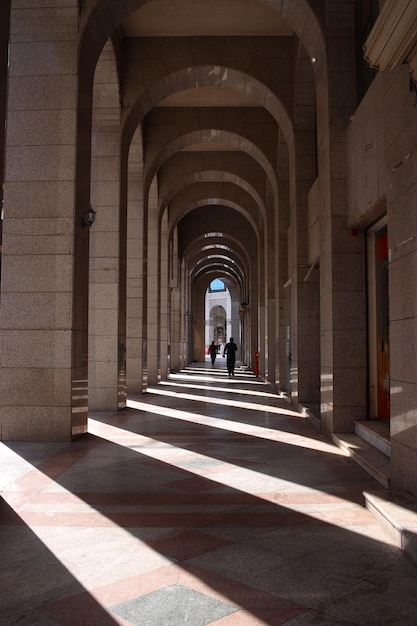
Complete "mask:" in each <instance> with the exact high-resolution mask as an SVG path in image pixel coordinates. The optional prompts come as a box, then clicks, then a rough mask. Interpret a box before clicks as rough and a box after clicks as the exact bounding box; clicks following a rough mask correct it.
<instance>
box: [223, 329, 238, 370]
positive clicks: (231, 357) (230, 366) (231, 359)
mask: <svg viewBox="0 0 417 626" xmlns="http://www.w3.org/2000/svg"><path fill="white" fill-rule="evenodd" d="M236 352H237V345H236V344H235V342H234V341H233V337H230V339H229V343H227V344H226V347H225V349H224V354H225V355H227V359H226V364H227V371H228V372H229V376H234V375H235V363H236Z"/></svg>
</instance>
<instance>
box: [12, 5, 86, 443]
mask: <svg viewBox="0 0 417 626" xmlns="http://www.w3.org/2000/svg"><path fill="white" fill-rule="evenodd" d="M47 4H48V6H47V7H46V6H39V2H37V1H35V0H34V1H32V2H30V1H29V0H28V1H27V2H26V3H25V8H19V3H14V6H12V9H11V30H10V66H9V85H8V113H7V134H6V151H7V157H6V169H5V203H4V238H3V264H2V284H1V290H2V293H1V300H2V330H1V364H2V367H1V372H0V380H1V383H0V385H1V389H0V397H1V402H2V406H1V409H0V411H1V413H0V416H1V432H2V438H3V439H5V440H11V439H12V440H13V439H14V440H31V441H34V440H45V441H46V440H48V441H69V440H71V438H72V437H75V436H78V435H80V434H82V433H84V432H86V430H87V393H86V374H87V368H86V365H87V362H86V354H85V352H84V349H83V344H82V341H81V340H80V341H78V339H79V338H80V335H79V334H78V333H76V332H74V329H75V327H76V325H77V324H78V323H79V325H80V328H81V327H82V326H83V324H84V322H83V321H82V319H81V317H82V316H81V317H79V318H78V320H75V319H74V317H75V310H76V301H75V297H74V281H75V278H76V277H75V275H74V234H75V229H76V228H78V224H77V223H76V222H75V219H74V215H75V206H74V197H75V193H74V189H75V163H76V137H77V135H76V111H77V50H78V3H77V2H75V1H71V0H68V2H66V4H65V7H63V6H62V3H60V2H58V1H55V2H54V1H53V0H51V1H50V2H48V3H47ZM30 8H31V9H32V10H26V9H30ZM35 9H36V11H35ZM77 346H78V347H79V350H78V356H77V354H75V353H77ZM73 351H74V352H73ZM73 356H74V358H73ZM78 364H79V365H80V367H77V366H78ZM73 374H74V384H73Z"/></svg>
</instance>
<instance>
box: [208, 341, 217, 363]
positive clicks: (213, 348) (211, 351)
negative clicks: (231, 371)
mask: <svg viewBox="0 0 417 626" xmlns="http://www.w3.org/2000/svg"><path fill="white" fill-rule="evenodd" d="M209 354H210V358H211V364H212V365H214V362H215V360H216V356H217V346H216V344H215V343H214V341H212V342H211V345H210V347H209Z"/></svg>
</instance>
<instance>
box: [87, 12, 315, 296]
mask: <svg viewBox="0 0 417 626" xmlns="http://www.w3.org/2000/svg"><path fill="white" fill-rule="evenodd" d="M89 5H90V6H93V11H92V12H91V16H90V18H88V17H87V19H86V20H85V22H84V26H85V31H84V33H85V37H84V39H83V41H82V43H81V46H80V51H81V52H80V55H81V57H82V56H84V57H85V58H87V56H88V52H87V49H88V47H90V56H89V62H90V63H91V61H92V60H93V59H94V46H95V45H97V46H99V45H100V44H99V39H100V37H102V36H105V33H106V30H107V31H108V32H109V35H108V36H110V35H111V34H112V36H113V39H114V41H116V40H118V41H119V44H118V45H119V52H118V57H119V67H120V70H121V72H120V75H121V102H122V124H123V132H122V141H124V142H125V147H126V152H128V147H129V145H130V142H131V138H132V137H133V136H134V133H135V131H136V129H137V128H138V126H139V125H140V126H141V128H142V138H143V156H144V158H143V161H144V175H145V179H144V181H145V194H146V193H147V191H148V189H149V188H150V185H151V182H152V181H153V180H156V181H157V186H158V194H159V202H158V204H159V210H160V212H161V214H162V212H164V211H167V213H166V214H167V215H168V221H169V232H170V236H172V234H173V230H174V228H176V229H177V231H178V241H179V242H180V245H179V255H180V259H185V261H186V264H187V266H188V269H189V273H190V276H191V275H193V274H195V275H196V274H199V275H200V273H201V271H202V268H203V269H204V271H206V272H210V274H212V273H213V271H215V273H216V272H218V275H219V277H220V275H221V271H222V267H223V268H224V270H225V271H226V270H227V274H228V275H233V276H235V277H236V280H237V276H239V277H240V280H241V281H244V280H245V278H246V279H247V280H249V279H248V278H247V275H248V274H249V273H250V270H252V274H253V275H255V274H257V273H259V267H257V268H256V269H255V267H254V264H257V263H259V259H260V258H261V257H262V254H263V248H264V247H265V246H266V245H267V238H266V231H267V229H268V228H269V229H271V228H273V224H274V220H275V218H274V212H275V211H276V210H277V205H278V194H279V190H278V182H277V181H278V178H279V177H278V175H277V172H278V169H279V167H280V165H279V158H281V159H282V154H283V153H284V154H286V155H287V161H288V162H289V163H291V159H292V158H293V157H292V155H293V128H292V125H293V120H292V114H293V111H292V107H293V100H294V93H295V88H294V84H295V79H294V75H295V73H296V71H297V70H296V66H297V63H298V57H299V54H300V49H301V47H300V45H299V44H300V39H299V37H301V38H302V33H305V41H306V47H307V48H308V47H311V46H312V45H313V42H314V41H318V37H317V36H313V35H312V33H315V34H317V33H318V32H319V28H318V23H317V19H316V16H315V15H314V14H313V13H312V10H311V6H310V5H309V4H308V2H307V1H306V0H297V2H295V1H294V0H291V1H289V0H211V1H210V2H209V3H208V2H207V1H206V0H148V1H146V0H123V2H120V4H119V3H117V6H115V3H110V1H109V0H86V6H87V7H89ZM110 8H111V11H110ZM87 11H88V8H87ZM112 23H113V27H112V26H111V24H112ZM89 36H90V44H88V43H86V41H87V40H88V38H89ZM94 42H95V43H94ZM308 56H310V52H309V55H308ZM93 62H94V61H93ZM311 72H312V70H311ZM310 101H311V96H310ZM282 137H284V142H286V144H287V146H286V150H282V148H279V145H280V143H281V142H282ZM204 155H207V156H206V157H204ZM209 155H210V156H209ZM232 161H233V165H231V162H232ZM285 169H286V171H287V173H288V172H290V169H291V168H290V167H289V166H286V168H285ZM286 184H287V185H288V179H287V182H286ZM145 202H146V200H145ZM216 224H217V226H216ZM220 225H221V226H220ZM215 232H224V233H225V235H226V236H228V237H229V240H228V245H227V246H225V244H224V239H223V237H221V236H219V237H216V236H211V238H210V247H206V248H204V245H203V243H202V245H201V246H200V247H199V245H198V244H197V243H196V242H197V241H199V240H200V238H201V237H202V236H204V234H205V233H215ZM236 241H238V242H239V245H237V244H236ZM193 242H195V243H194V244H193ZM242 242H244V243H243V247H244V249H245V252H246V254H247V257H248V258H247V259H245V262H242V258H243V256H242V250H241V245H242ZM246 261H247V262H246ZM222 264H223V265H222ZM197 267H198V269H197ZM235 268H236V273H235ZM248 268H250V269H248ZM246 287H247V286H246Z"/></svg>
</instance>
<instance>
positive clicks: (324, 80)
mask: <svg viewBox="0 0 417 626" xmlns="http://www.w3.org/2000/svg"><path fill="white" fill-rule="evenodd" d="M0 37H1V40H0V81H1V86H2V89H1V91H0V116H1V119H2V121H4V123H2V125H1V129H2V130H1V131H0V146H1V148H0V155H1V156H0V175H1V177H2V190H3V204H2V221H1V224H2V244H1V245H2V248H1V251H2V256H1V300H0V306H1V326H0V342H1V343H0V359H1V361H0V366H1V372H0V380H1V383H0V386H1V395H0V424H1V438H2V439H3V440H19V441H42V440H47V441H70V440H72V439H74V438H76V437H79V436H82V435H83V434H84V433H86V432H87V417H88V411H89V410H95V411H114V410H117V409H119V408H122V407H123V406H125V404H126V398H127V395H128V394H129V393H135V394H136V393H141V392H143V391H145V390H146V386H147V385H148V384H155V383H157V382H158V381H159V380H161V379H165V378H166V377H167V376H168V375H169V371H170V369H178V368H181V367H184V366H185V365H186V364H187V363H189V362H190V361H192V360H198V361H201V360H204V351H205V348H206V339H205V300H204V298H205V293H206V291H207V288H208V286H209V284H210V282H211V281H212V280H213V279H215V278H219V279H221V280H222V281H223V282H224V284H225V285H226V287H227V289H228V290H229V292H230V295H231V319H232V320H233V319H235V320H236V323H238V324H239V328H240V336H239V344H240V345H239V349H240V354H241V356H242V360H244V362H245V363H246V364H247V365H248V366H252V365H253V360H254V355H255V354H259V362H260V373H261V375H262V377H263V378H264V379H265V380H266V381H268V382H269V383H271V384H272V385H273V386H274V388H275V389H276V390H277V391H285V392H286V393H287V394H288V397H289V400H290V401H291V402H292V403H293V404H294V405H296V406H305V407H308V408H309V410H310V411H311V414H312V415H313V416H314V418H315V419H316V420H317V421H318V422H319V423H320V428H322V429H323V431H325V432H327V433H328V434H329V435H331V436H334V435H337V434H344V433H353V432H354V430H355V423H356V422H357V421H359V422H366V421H374V422H375V421H377V422H379V423H381V424H382V425H384V427H386V429H387V430H388V432H389V437H390V445H391V456H390V461H389V464H390V473H391V478H390V480H391V482H390V485H391V487H392V488H393V489H400V490H408V491H411V492H412V493H414V494H417V353H416V348H415V346H416V344H417V320H416V318H417V278H416V276H417V271H416V270H417V242H416V230H417V220H416V219H415V215H416V196H417V151H416V150H415V146H416V140H417V137H416V128H417V106H416V102H417V90H416V81H415V75H414V66H415V64H416V63H415V56H414V48H415V46H416V45H417V8H416V2H415V1H411V0H409V1H407V0H404V2H398V1H394V0H386V1H385V2H382V1H381V2H379V3H378V2H372V1H371V0H369V2H367V1H365V2H355V1H354V0H346V1H345V2H338V1H332V0H328V1H326V2H324V1H322V0H317V1H316V0H310V1H309V0H297V1H294V0H263V1H259V0H212V1H211V2H207V1H203V0H193V1H191V0H170V1H169V2H167V1H165V0H150V1H148V2H145V0H118V1H116V0H84V1H80V0H66V2H65V3H63V2H61V1H60V0H50V1H49V2H48V3H42V2H38V1H35V0H25V1H24V2H15V1H14V0H3V2H2V3H1V6H0ZM416 49H417V48H416ZM416 57H417V55H416ZM90 209H93V212H92V213H91V212H90ZM92 217H95V221H94V223H93V224H92V225H91V224H90V223H89V220H90V218H92Z"/></svg>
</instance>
